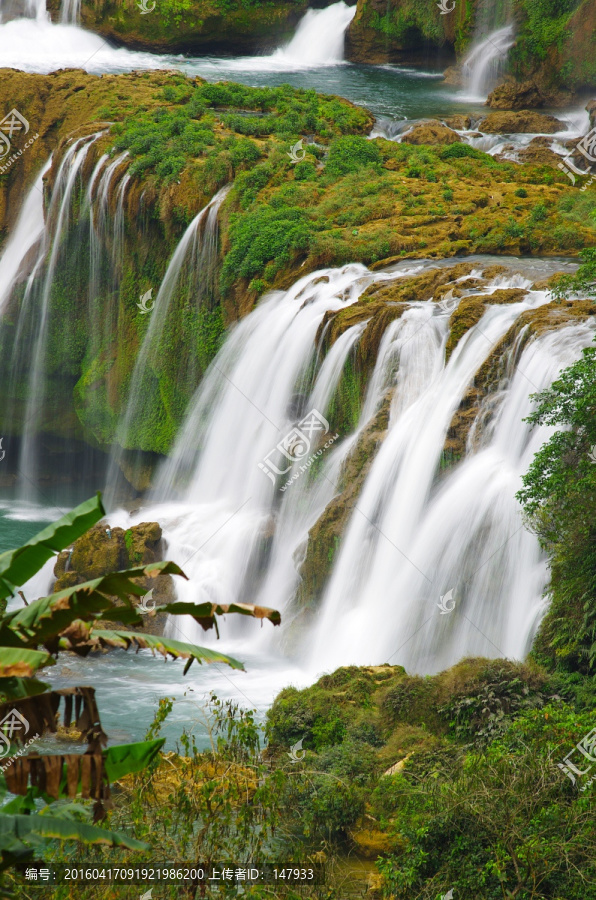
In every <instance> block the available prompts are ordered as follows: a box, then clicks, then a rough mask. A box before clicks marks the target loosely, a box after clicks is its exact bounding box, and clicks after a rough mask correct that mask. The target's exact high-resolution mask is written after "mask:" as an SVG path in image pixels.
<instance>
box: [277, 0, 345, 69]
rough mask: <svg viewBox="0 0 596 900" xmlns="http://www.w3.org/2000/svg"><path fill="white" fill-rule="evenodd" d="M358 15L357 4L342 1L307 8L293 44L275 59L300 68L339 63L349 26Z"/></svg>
mask: <svg viewBox="0 0 596 900" xmlns="http://www.w3.org/2000/svg"><path fill="white" fill-rule="evenodd" d="M355 15H356V7H355V6H347V5H346V4H345V3H343V2H340V3H333V4H332V5H331V6H327V7H326V8H325V9H309V10H307V12H306V13H305V14H304V16H303V18H302V19H301V20H300V24H299V25H298V28H297V29H296V34H295V35H294V37H293V38H292V40H291V41H290V43H289V44H288V45H287V46H286V47H284V48H282V49H280V50H278V51H277V52H276V53H275V54H274V57H273V58H274V59H277V60H278V61H279V62H283V63H285V64H288V63H294V64H296V65H297V66H298V67H299V68H302V67H304V66H334V65H337V63H339V62H342V60H343V58H344V39H345V33H346V29H347V27H348V25H349V24H350V22H351V21H352V19H353V18H354V16H355Z"/></svg>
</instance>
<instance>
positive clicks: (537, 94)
mask: <svg viewBox="0 0 596 900" xmlns="http://www.w3.org/2000/svg"><path fill="white" fill-rule="evenodd" d="M545 103H546V98H545V96H544V94H543V93H542V91H541V90H540V88H539V87H538V85H537V84H536V83H535V82H534V81H522V82H520V83H519V84H518V83H516V82H514V81H512V82H507V83H506V84H500V85H499V86H498V87H496V88H495V89H494V91H492V92H491V93H490V94H489V95H488V100H487V101H486V105H487V106H490V108H491V109H506V110H514V109H528V108H534V109H535V108H537V107H539V106H544V105H545Z"/></svg>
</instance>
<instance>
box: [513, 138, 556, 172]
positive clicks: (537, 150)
mask: <svg viewBox="0 0 596 900" xmlns="http://www.w3.org/2000/svg"><path fill="white" fill-rule="evenodd" d="M551 143H552V141H551V139H550V138H547V137H535V138H532V140H531V141H530V143H529V144H528V146H527V147H524V149H523V150H520V151H519V153H518V158H519V161H520V162H524V163H531V164H532V165H534V166H552V167H553V168H554V169H556V168H557V166H558V165H559V163H560V162H561V157H560V156H559V154H558V153H555V152H554V150H551V149H550V145H551Z"/></svg>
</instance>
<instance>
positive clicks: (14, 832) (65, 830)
mask: <svg viewBox="0 0 596 900" xmlns="http://www.w3.org/2000/svg"><path fill="white" fill-rule="evenodd" d="M33 835H36V836H38V837H43V838H57V839H58V840H61V841H68V840H72V841H79V842H81V843H83V844H109V845H110V846H111V847H126V848H127V849H128V850H149V849H150V847H149V844H146V843H144V842H143V841H137V840H136V839H135V838H131V837H128V836H127V835H126V834H122V833H120V832H118V831H108V830H107V829H105V828H98V827H97V826H96V825H88V824H87V823H86V822H76V821H74V820H72V819H61V818H59V817H58V816H44V815H35V816H19V815H17V816H10V815H2V814H0V850H4V848H5V847H6V848H7V849H9V850H10V848H11V844H12V843H13V842H14V841H20V840H27V838H28V837H32V836H33Z"/></svg>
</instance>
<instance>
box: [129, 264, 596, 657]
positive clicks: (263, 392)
mask: <svg viewBox="0 0 596 900" xmlns="http://www.w3.org/2000/svg"><path fill="white" fill-rule="evenodd" d="M422 265H424V264H422ZM420 268H421V265H419V266H418V270H419V269H420ZM415 271H416V268H415V267H410V268H409V269H408V270H407V274H413V273H414V272H415ZM401 274H406V272H404V273H401ZM389 277H392V278H394V277H395V273H394V274H393V275H388V274H387V273H371V272H369V271H368V270H367V269H365V268H364V267H363V266H360V265H350V266H346V267H344V268H342V269H338V270H332V269H329V270H323V271H320V272H317V273H314V274H313V275H311V276H307V277H305V278H303V279H300V281H299V282H297V284H296V285H294V287H293V288H292V289H290V291H288V292H286V293H285V294H281V293H274V294H271V295H268V296H266V297H264V298H263V300H262V301H261V303H260V304H259V306H258V307H257V308H256V309H255V311H254V312H252V313H251V314H250V315H249V316H247V317H246V318H245V319H244V320H243V321H241V322H240V323H239V324H238V325H237V326H235V328H234V329H233V330H232V332H231V333H230V336H229V338H228V340H227V342H226V344H225V345H224V347H223V348H222V350H221V351H220V353H219V355H218V356H217V358H216V359H215V361H214V363H213V365H212V367H211V369H210V371H209V373H208V374H207V376H206V377H205V379H204V381H203V383H202V385H201V387H200V388H199V390H198V391H197V396H196V398H195V400H194V401H193V403H192V404H191V405H190V406H189V409H188V412H187V416H186V422H185V425H184V427H183V428H182V429H181V431H180V434H179V437H178V439H177V441H176V445H175V447H174V451H173V453H172V456H171V458H170V459H169V460H168V461H167V462H165V463H164V465H163V467H162V469H161V471H160V473H159V478H158V480H157V485H156V489H155V492H154V495H153V497H154V502H151V501H150V503H149V506H148V507H145V508H144V509H142V511H141V512H139V513H137V514H135V516H133V517H132V518H130V517H128V516H127V515H126V514H124V513H122V512H120V513H115V514H114V516H115V519H114V521H116V522H117V523H118V524H126V526H128V525H130V524H131V523H132V522H134V521H142V520H143V521H146V520H147V519H148V517H150V518H151V519H155V520H157V521H159V522H160V524H161V525H162V527H163V530H164V537H165V538H166V541H167V544H168V555H169V556H170V558H174V559H176V561H178V562H179V563H180V564H181V565H182V567H183V569H184V570H185V571H186V573H187V574H188V576H189V579H190V580H189V582H187V583H181V584H178V585H177V590H178V594H179V596H180V597H181V599H184V600H193V601H198V602H202V601H205V600H209V601H215V602H231V601H243V600H244V601H249V602H257V603H260V604H263V605H268V606H274V607H276V608H279V609H281V610H282V611H283V615H284V625H285V631H284V629H282V632H276V633H273V632H272V631H271V630H266V629H263V630H262V631H261V632H260V633H255V632H254V629H252V626H251V625H250V623H248V625H247V624H246V623H236V622H234V623H232V622H230V623H228V624H227V626H226V633H227V635H228V640H227V642H226V648H227V649H230V648H231V649H232V650H234V651H235V652H245V651H246V650H247V649H248V647H249V646H250V648H251V651H252V652H254V651H255V650H256V649H258V650H259V651H260V652H264V653H266V654H267V653H269V654H274V655H275V653H279V652H283V648H284V646H285V647H286V650H287V649H288V647H287V643H286V641H287V639H286V638H285V636H284V635H285V633H286V632H287V630H288V626H289V625H290V624H291V622H292V621H293V620H294V619H295V617H296V616H298V617H299V616H300V614H301V610H300V609H299V608H298V607H297V606H296V602H295V594H296V591H297V589H298V586H299V584H300V565H301V563H302V561H303V559H304V555H305V551H306V545H307V540H308V533H309V530H310V529H311V528H312V527H313V525H314V524H315V523H316V522H317V520H318V519H319V517H320V516H321V514H322V512H323V510H324V509H325V507H326V506H327V505H328V504H329V503H330V502H331V501H332V500H333V498H334V496H335V495H336V494H337V490H338V484H339V481H340V475H341V471H342V466H343V464H344V463H345V461H346V459H347V457H348V454H349V453H350V451H351V450H352V449H353V448H354V447H355V445H356V442H357V440H358V438H359V436H360V435H361V433H362V431H363V429H364V428H365V427H366V425H367V423H368V422H369V421H370V418H371V416H372V415H374V413H375V412H376V411H377V410H379V408H380V407H381V406H382V404H383V403H384V402H387V399H388V398H390V425H389V430H388V433H387V437H386V439H385V441H384V442H383V443H382V444H381V447H380V450H379V451H378V453H377V454H376V456H375V458H374V460H373V462H372V465H371V468H370V471H369V473H368V475H367V477H366V479H365V480H364V483H363V486H362V488H361V489H360V491H359V494H358V497H357V502H356V505H355V507H354V508H353V509H352V511H351V513H350V515H349V518H348V525H347V528H346V530H345V532H344V534H343V537H342V538H341V541H340V546H339V548H338V550H337V552H336V554H335V558H334V564H333V569H332V574H331V578H330V581H329V584H328V586H327V589H326V591H325V593H324V595H323V597H322V599H321V601H320V605H319V610H320V611H319V613H318V615H317V616H316V617H315V619H314V621H313V623H312V624H311V625H310V626H308V628H307V629H306V637H305V636H304V631H303V632H302V635H301V636H300V634H294V635H293V636H291V637H290V642H291V644H292V645H293V649H294V651H296V650H298V651H299V654H300V656H301V657H302V658H304V656H306V657H307V659H308V666H309V668H310V671H311V673H315V672H316V671H317V670H320V668H321V665H324V666H325V668H333V667H335V666H337V665H343V664H354V663H364V664H374V663H383V662H385V661H387V660H390V661H392V662H394V663H396V662H398V663H400V664H405V665H406V666H407V667H408V668H409V670H410V671H421V672H428V671H436V670H437V669H438V668H442V667H445V666H448V665H451V664H452V663H454V662H456V661H457V660H458V659H460V658H461V657H462V656H463V655H468V654H482V655H487V656H500V655H507V656H510V657H516V658H520V657H522V656H523V655H524V654H525V652H526V651H527V649H528V645H529V641H530V640H531V637H532V635H533V633H534V631H535V628H536V626H537V622H538V621H539V618H540V616H541V614H542V611H543V600H542V591H543V588H544V585H545V581H546V571H545V564H544V559H543V557H542V555H541V553H540V551H539V548H538V544H537V541H536V538H535V537H534V536H532V535H531V534H529V533H527V532H526V531H525V530H524V529H523V526H522V522H521V517H520V511H519V508H518V504H517V501H516V500H515V492H516V490H517V489H518V488H519V486H520V477H521V474H522V473H523V472H525V471H526V469H527V466H528V463H529V461H530V459H531V458H532V455H533V453H534V452H535V451H536V449H537V448H538V447H539V446H540V444H541V443H542V442H543V441H544V440H545V438H546V436H547V433H548V432H547V431H546V430H545V429H535V430H534V431H532V430H531V429H530V428H529V427H528V426H527V425H525V424H524V423H523V422H522V418H523V417H524V416H525V415H527V414H528V412H529V410H530V401H529V399H528V395H529V394H530V393H531V392H533V391H534V390H539V389H541V388H543V387H545V386H546V385H547V384H550V383H551V381H552V380H553V378H554V377H555V376H556V374H557V372H558V371H559V370H560V369H561V368H562V367H563V366H565V365H568V364H569V363H570V362H571V361H572V360H573V359H575V358H577V356H578V355H579V353H580V352H581V349H582V348H583V347H584V346H587V345H588V344H589V343H590V341H591V338H592V335H593V330H592V328H591V326H589V325H588V324H581V325H577V326H573V327H571V326H569V327H566V328H564V329H562V330H559V331H556V332H547V333H546V334H544V335H542V336H540V337H538V338H536V339H535V340H533V341H529V342H528V343H527V344H526V345H525V347H524V349H523V352H521V351H520V350H519V347H518V344H519V341H518V343H516V342H513V344H512V346H511V347H510V349H509V350H508V351H507V352H506V353H505V354H504V356H503V358H502V366H501V368H502V371H503V375H502V377H501V380H500V381H499V382H498V384H495V385H494V386H493V389H492V390H491V392H490V395H489V397H488V398H487V399H486V401H485V406H484V407H483V408H482V409H481V411H480V413H479V415H478V421H479V422H483V423H485V424H484V427H482V428H480V427H479V428H478V429H476V437H477V438H478V440H477V443H475V442H474V441H472V440H471V439H470V440H469V442H468V450H467V452H466V455H465V457H464V458H463V459H462V460H461V462H460V463H459V464H458V465H455V466H453V467H452V468H451V469H449V470H447V471H446V472H444V473H443V474H442V475H441V477H439V473H440V472H441V470H440V460H441V456H442V452H443V448H444V446H445V441H446V435H447V431H448V429H449V427H450V423H451V420H452V418H453V415H454V413H455V411H456V410H457V409H458V407H459V406H460V404H461V403H462V400H463V398H464V396H465V393H466V391H467V389H468V387H469V385H470V383H471V381H472V379H473V377H474V374H475V373H476V372H477V371H478V369H479V368H480V367H481V366H482V364H483V363H484V362H485V361H486V360H487V358H488V357H489V356H490V354H491V353H492V352H493V350H494V348H495V346H497V345H498V344H499V342H500V341H501V340H502V338H503V337H504V336H505V335H506V334H507V332H508V331H509V329H510V328H511V327H512V326H513V325H514V323H515V322H516V321H517V319H518V317H519V316H520V315H521V314H522V313H523V312H524V311H527V310H531V309H534V308H537V307H538V306H540V305H543V304H544V303H546V302H548V300H549V297H548V295H547V293H546V292H543V291H532V290H528V293H527V294H526V296H525V298H524V299H523V300H521V301H519V302H517V303H512V304H508V305H494V306H490V305H489V306H488V308H487V311H486V312H485V314H484V317H483V318H482V320H481V321H480V322H479V323H478V324H477V325H475V326H474V327H473V328H471V329H470V330H469V332H468V333H467V334H466V335H465V337H464V338H462V339H461V340H460V342H459V344H458V345H457V347H456V349H455V350H454V352H453V353H452V355H451V357H450V359H449V362H448V363H447V364H445V342H446V339H447V336H448V330H449V329H448V321H449V315H448V314H445V312H444V310H442V309H441V307H440V306H439V305H438V304H435V303H432V302H430V301H429V302H419V303H411V304H410V306H409V309H408V310H407V311H406V312H405V313H404V314H403V315H402V316H401V318H399V319H398V320H396V321H395V322H393V323H392V324H391V325H390V326H389V327H388V328H387V330H386V332H385V335H384V337H383V340H382V342H381V346H380V349H379V352H378V356H377V360H376V365H375V369H374V372H373V374H372V376H371V379H370V386H369V389H368V394H367V396H366V398H365V402H364V404H363V410H362V415H361V418H360V421H359V423H358V426H357V427H356V429H355V431H354V432H353V433H352V434H349V435H347V436H346V437H345V438H344V439H343V440H342V439H340V440H338V441H337V442H336V443H334V444H333V446H332V447H330V448H329V449H328V450H327V451H326V452H325V454H324V455H323V456H322V458H321V462H320V465H319V468H318V469H317V470H316V472H314V473H310V474H308V475H307V474H304V475H302V477H301V478H300V479H298V480H297V481H296V483H293V484H291V486H290V487H289V488H288V490H287V491H286V492H285V493H283V494H282V493H280V491H279V488H278V486H276V487H275V488H274V487H273V486H272V484H271V482H270V480H269V479H268V478H266V477H264V475H263V472H262V471H260V469H259V466H258V463H259V462H260V461H262V460H263V459H264V457H265V456H267V454H268V453H269V452H270V451H271V450H272V449H273V448H274V447H275V446H276V443H277V442H278V441H279V439H280V437H283V435H284V434H286V433H288V432H289V431H290V430H291V429H292V427H293V426H294V425H295V424H296V423H297V422H298V421H300V419H301V417H302V416H304V414H305V413H306V412H307V411H308V410H309V409H311V408H313V407H316V408H317V409H318V410H319V412H320V413H322V414H323V415H328V410H329V404H330V398H331V397H332V396H333V394H334V391H335V390H336V388H337V385H338V383H339V378H340V375H341V372H342V370H343V369H344V367H345V365H346V361H347V360H348V358H349V356H350V354H351V353H352V352H353V351H354V349H355V348H356V347H357V346H358V343H359V341H360V340H361V338H362V335H363V333H364V331H365V327H366V323H360V324H359V325H356V326H352V327H351V328H349V329H348V330H347V331H346V332H345V333H344V334H343V335H342V337H341V338H340V339H338V340H337V342H336V343H335V344H334V345H333V347H332V348H331V350H330V351H329V353H328V354H327V356H326V357H325V359H324V361H323V362H322V363H320V364H319V363H318V362H317V360H318V354H317V351H316V347H315V335H316V334H317V332H318V329H319V327H320V324H321V322H322V319H323V316H324V315H325V313H326V312H327V311H329V310H337V309H339V308H341V306H343V305H346V304H351V303H353V302H355V300H356V299H357V298H358V296H359V295H360V294H361V292H362V291H363V290H364V288H365V287H366V286H367V285H368V284H370V283H371V282H372V281H375V280H379V279H382V278H389ZM530 286H531V281H528V280H525V279H523V278H521V277H520V276H519V275H515V276H511V277H508V278H503V277H501V278H499V279H496V280H495V281H494V283H492V285H491V286H489V288H488V289H486V288H485V289H484V290H483V293H487V290H488V292H492V290H496V289H497V288H507V287H524V288H526V289H529V288H530ZM317 404H318V406H317ZM489 413H490V415H489ZM486 422H489V424H488V425H487V424H486ZM330 424H331V433H333V423H332V422H331V423H330ZM298 466H299V463H298V462H297V463H295V464H294V467H293V468H292V470H291V472H290V473H289V474H288V476H284V478H285V477H290V476H291V475H292V473H293V472H294V471H297V467H298ZM451 589H453V590H454V595H453V596H454V599H455V601H456V606H455V611H454V612H453V613H452V614H451V615H445V616H440V615H439V611H438V610H437V609H436V605H437V603H438V601H439V599H440V596H442V595H444V594H446V593H448V591H449V590H451ZM253 625H254V623H253ZM170 628H171V629H172V630H171V636H177V637H181V636H183V637H184V639H186V640H197V639H199V633H198V628H197V627H196V626H195V624H194V623H192V622H191V621H190V620H189V621H188V622H186V621H184V622H181V621H178V620H176V622H172V623H171V625H170ZM247 631H248V632H250V637H249V638H247ZM200 638H201V640H203V641H204V640H205V638H204V637H203V636H200ZM208 640H209V639H208ZM402 645H404V646H402ZM323 661H324V662H323Z"/></svg>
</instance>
